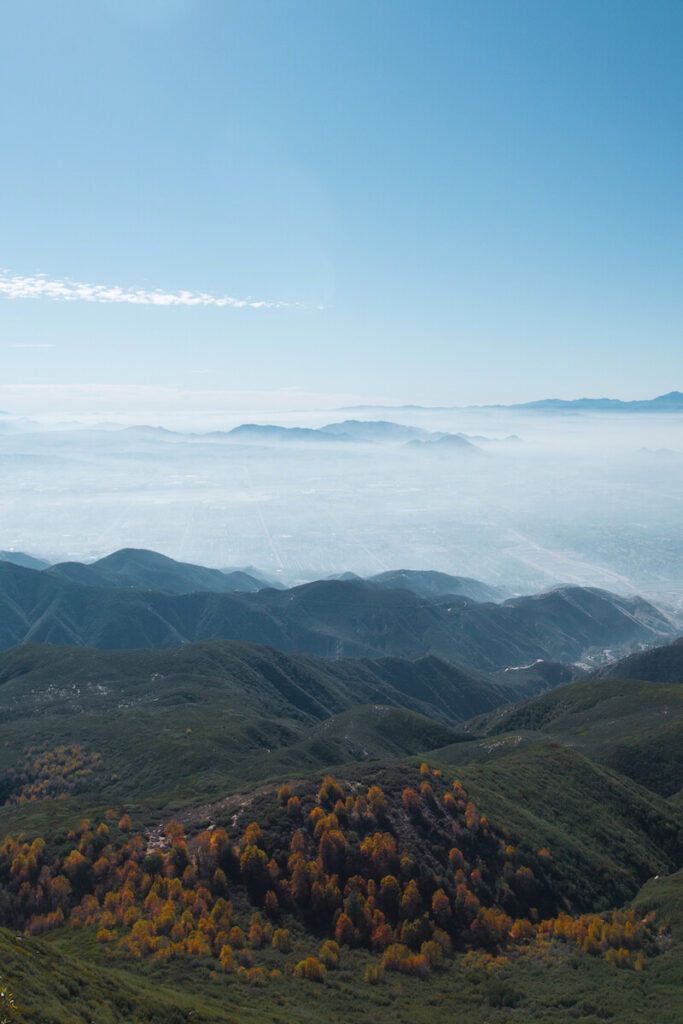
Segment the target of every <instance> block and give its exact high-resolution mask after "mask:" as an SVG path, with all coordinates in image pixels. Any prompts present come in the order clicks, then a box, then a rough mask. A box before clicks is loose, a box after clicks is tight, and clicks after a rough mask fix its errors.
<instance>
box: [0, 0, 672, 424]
mask: <svg viewBox="0 0 683 1024" xmlns="http://www.w3.org/2000/svg"><path fill="white" fill-rule="evenodd" d="M682 51H683V5H681V4H680V3H678V2H653V3H644V2H638V3H630V2H628V0H616V2H606V0H589V2H581V0H572V2H565V3H560V2H554V0H547V2H512V0H507V2H487V0H483V2H482V0H477V2H458V0H442V2H429V0H420V2H417V0H413V2H410V3H405V2H402V0H388V2H383V0H363V2H356V0H338V2H332V0H311V2H308V0H306V2H300V0H288V2H277V0H268V2H266V0H248V2H247V0H244V2H239V3H237V2H212V0H194V2H191V0H186V2H183V0H166V2H164V0H144V2H142V3H141V2H140V0H101V2H98V3H96V4H93V3H90V2H87V3H86V2H68V0H62V2H60V3H59V4H56V3H53V2H31V0H24V2H22V3H21V4H18V3H15V4H7V5H5V6H4V8H3V31H2V39H1V40H0V97H1V99H0V110H1V124H2V139H3V157H2V160H1V161H0V188H1V190H2V196H3V201H2V203H1V204H0V270H1V271H2V274H1V275H0V359H1V365H2V368H3V372H2V377H1V379H0V408H5V409H9V410H10V411H12V409H14V408H17V409H19V408H20V407H21V409H22V410H24V409H28V408H29V407H30V406H31V402H32V401H33V403H34V404H35V402H38V401H40V402H44V401H46V395H48V394H51V395H52V397H53V399H54V402H55V403H56V404H57V405H59V402H60V395H63V396H68V395H73V393H74V389H75V391H76V392H77V393H78V394H79V395H81V396H88V395H93V396H97V397H96V403H97V402H99V403H100V405H99V406H98V407H102V408H104V407H105V406H106V401H103V400H102V398H101V396H103V395H104V396H106V395H107V394H108V393H110V391H111V389H112V388H114V389H115V393H116V394H117V395H119V398H118V399H117V401H119V400H120V401H123V402H125V401H128V400H129V398H130V396H131V395H133V396H135V394H138V399H135V398H133V399H131V400H139V394H143V395H144V394H148V395H152V394H153V393H154V392H155V389H157V390H158V389H160V390H159V394H162V395H163V394H168V393H171V392H172V391H173V390H174V389H185V390H189V391H191V392H196V391H198V390H199V391H202V390H204V389H206V390H207V391H209V390H210V391H211V393H212V395H214V396H215V395H223V394H225V395H226V396H230V395H239V394H242V395H243V396H247V397H246V398H245V399H244V401H245V404H247V405H248V404H249V401H251V398H250V397H249V396H254V398H253V403H254V405H263V404H264V403H265V404H267V403H269V402H271V401H272V403H273V405H274V406H278V405H279V406H280V407H291V408H296V407H297V403H299V402H300V403H301V404H302V405H304V406H305V405H309V406H310V405H316V404H317V403H321V404H325V403H327V404H335V403H336V402H337V401H338V400H339V401H343V402H346V401H353V400H357V401H374V400H380V401H387V402H421V403H424V404H464V403H470V402H473V403H479V402H498V401H503V402H505V401H510V402H513V401H521V400H526V399H533V398H539V397H545V396H548V395H556V396H560V397H577V396H579V395H584V394H588V395H603V394H605V395H611V396H618V397H623V398H633V397H642V396H649V395H654V394H657V393H660V392H662V391H667V390H671V389H672V388H679V387H681V385H682V383H683V344H682V333H683V332H682V328H683V187H682V185H681V182H683V130H682V129H683V123H682V121H683V66H682V64H681V60H680V54H681V52H682ZM38 274H42V275H44V277H43V278H40V279H39V280H40V281H42V282H43V283H42V284H41V285H38V286H37V285H36V280H35V278H36V275H38ZM46 282H47V284H46ZM73 282H78V283H80V284H81V285H86V286H87V287H85V288H83V287H81V288H80V289H79V288H76V286H75V285H74V284H73ZM37 287H38V288H39V289H42V292H41V294H40V295H38V296H36V295H35V294H33V293H35V292H36V288H37ZM112 288H118V289H120V291H117V292H112V291H111V289H112ZM131 293H135V296H131ZM181 293H185V294H184V297H182V295H181ZM187 293H191V294H190V295H189V296H188V294H187ZM198 295H202V296H205V298H204V299H203V300H201V302H198V303H197V300H196V296H198ZM52 296H57V297H52ZM159 296H161V297H159ZM132 297H136V301H135V302H133V301H130V300H131V298H132ZM225 297H229V298H230V299H231V300H237V302H236V303H235V302H227V303H225V304H216V302H215V301H214V300H215V299H224V298H225ZM112 298H117V299H118V300H121V299H123V300H124V301H115V302H114V301H111V299H112ZM141 300H143V301H141ZM245 300H249V301H247V303H246V304H244V305H243V304H242V302H244V301H245ZM193 302H194V303H197V304H192V303H193ZM254 303H255V304H254ZM48 386H49V388H50V389H51V392H48V391H47V390H46V389H47V387H48ZM116 389H118V390H116ZM136 389H138V391H136ZM199 397H200V398H201V396H199ZM216 400H217V401H218V399H216ZM226 400H227V401H230V398H229V397H228V398H227V399H226ZM94 401H95V399H94ZM102 403H103V404H102ZM67 405H68V402H66V401H65V408H66V407H67Z"/></svg>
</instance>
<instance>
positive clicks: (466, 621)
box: [0, 550, 676, 671]
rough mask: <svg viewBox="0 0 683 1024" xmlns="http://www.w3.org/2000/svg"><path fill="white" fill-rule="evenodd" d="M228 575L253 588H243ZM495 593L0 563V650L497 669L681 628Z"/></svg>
mask: <svg viewBox="0 0 683 1024" xmlns="http://www.w3.org/2000/svg"><path fill="white" fill-rule="evenodd" d="M91 571H92V574H91ZM235 575H238V576H239V577H240V579H239V580H238V581H236V580H235V579H234V578H233V577H234V576H235ZM244 576H247V579H246V580H244V579H242V577H244ZM236 582H239V584H240V586H242V587H248V588H249V590H244V589H242V590H237V589H236ZM201 587H210V588H213V589H209V590H207V589H197V588H201ZM218 587H220V588H221V589H217V588H218ZM162 588H163V589H162ZM223 588H225V589H223ZM458 590H460V591H461V592H462V591H465V592H466V595H467V596H462V593H460V594H458V593H457V591H458ZM449 591H451V592H450V593H449ZM472 595H476V598H475V597H473V596H472ZM500 596H501V594H500V592H499V591H496V590H495V589H494V588H488V587H486V585H485V584H480V583H478V581H474V580H462V579H459V578H458V577H448V576H446V575H445V574H443V575H442V574H438V573H410V572H408V571H405V570H404V571H399V572H397V573H394V574H391V573H390V574H381V575H380V576H379V577H378V578H375V579H374V580H372V579H371V580H355V579H352V580H320V581H317V582H314V583H309V584H305V585H303V586H298V587H294V588H292V589H289V590H275V589H273V588H266V589H262V584H261V582H260V581H258V580H257V579H256V578H254V577H248V574H241V573H240V574H230V575H226V574H222V573H220V572H219V571H218V570H210V569H209V570H207V569H201V567H196V566H191V565H187V564H185V563H178V562H174V561H173V560H172V559H165V558H164V556H161V555H157V554H156V553H154V552H136V551H131V550H124V551H121V552H116V553H115V554H114V555H110V556H108V557H107V558H105V559H101V560H100V561H99V562H96V563H94V564H93V565H92V566H83V565H80V564H79V563H71V564H69V563H67V564H66V565H64V564H62V565H61V566H59V565H58V566H54V567H52V568H50V569H48V570H43V571H37V570H35V569H30V568H25V567H23V566H20V565H15V564H13V563H10V562H0V648H8V647H11V646H13V645H15V644H21V643H26V642H45V643H56V644H77V645H80V646H89V647H96V648H101V649H118V650H121V649H129V648H150V647H157V648H165V647H173V646H177V645H180V644H185V643H189V642H194V641H198V640H203V639H207V638H211V637H216V638H221V639H225V640H234V641H240V642H245V641H246V642H250V643H259V644H267V645H270V646H272V647H275V648H278V649H280V650H282V651H303V652H306V653H309V654H313V655H317V656H323V657H327V658H342V657H354V658H364V657H369V658H374V659H376V658H380V657H386V656H391V657H402V658H405V657H413V656H416V655H420V654H426V653H430V654H434V655H436V656H437V657H440V658H443V659H446V660H449V661H451V662H455V663H459V664H462V665H465V666H469V667H470V668H474V669H477V670H483V671H495V670H498V669H502V668H506V667H509V666H517V665H529V664H531V663H533V662H534V661H536V660H537V659H539V658H540V659H544V660H546V661H553V662H575V661H580V660H584V659H591V658H593V657H594V656H596V655H598V654H600V653H601V652H604V651H605V650H609V651H612V652H613V657H616V656H618V655H619V654H621V653H626V652H628V651H629V650H633V648H634V647H636V646H638V645H651V644H654V643H657V642H662V640H664V639H668V638H670V637H671V636H672V635H673V634H674V633H675V632H676V624H675V623H673V622H672V621H671V620H669V619H668V618H667V617H666V616H665V615H664V614H663V613H662V612H660V611H659V610H658V609H657V608H655V607H654V606H653V605H651V604H648V602H646V601H644V600H642V599H640V598H624V597H619V596H617V595H615V594H610V593H607V592H606V591H602V590H596V589H592V588H585V587H562V588H559V589H557V590H552V591H549V592H547V593H544V594H540V595H535V596H530V597H518V598H512V599H509V600H504V601H502V602H500V603H493V601H492V600H491V598H492V597H493V598H496V599H498V600H500ZM477 598H478V599H477Z"/></svg>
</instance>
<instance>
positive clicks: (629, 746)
mask: <svg viewBox="0 0 683 1024" xmlns="http://www.w3.org/2000/svg"><path fill="white" fill-rule="evenodd" d="M469 728H470V731H471V732H473V733H477V732H479V733H482V734H483V735H488V736H501V735H502V734H513V733H520V734H521V736H522V737H523V738H524V740H526V741H528V740H529V739H531V738H544V739H549V740H553V741H555V742H560V743H565V744H567V745H568V746H571V747H572V748H574V749H576V750H580V751H581V752H582V753H584V754H586V755H587V756H588V757H591V758H593V759H595V760H597V761H599V762H600V763H601V764H605V765H609V766H610V767H612V768H614V769H616V770H617V771H619V772H621V773H622V774H623V775H627V776H629V777H630V778H632V779H634V780H636V781H637V782H640V783H641V784H642V785H644V786H647V787H648V788H649V789H652V790H654V791H655V792H656V793H660V794H661V795H663V796H671V795H673V794H674V793H676V792H677V791H678V790H679V789H680V788H681V785H682V784H683V687H682V686H679V685H676V684H673V685H659V684H657V683H649V682H642V681H640V682H639V681H635V680H621V679H609V678H608V679H591V680H587V681H583V682H578V683H572V684H571V685H569V686H562V687H557V688H556V689H553V690H551V691H550V692H548V693H545V694H541V695H540V696H538V697H534V698H531V699H530V700H528V701H525V702H524V703H522V704H520V705H518V706H515V707H512V708H501V709H499V710H497V711H494V712H492V713H491V714H488V715H486V716H484V718H483V719H480V720H477V721H475V722H473V723H471V725H470V727H469Z"/></svg>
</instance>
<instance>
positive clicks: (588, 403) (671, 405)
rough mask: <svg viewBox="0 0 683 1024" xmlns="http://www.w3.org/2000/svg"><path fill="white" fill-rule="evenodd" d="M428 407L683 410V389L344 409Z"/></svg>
mask: <svg viewBox="0 0 683 1024" xmlns="http://www.w3.org/2000/svg"><path fill="white" fill-rule="evenodd" d="M372 409H374V410H382V411H385V410H390V409H393V410H405V411H408V410H411V409H414V410H425V411H433V412H447V411H449V410H456V409H528V410H530V411H537V412H553V411H564V412H572V411H577V412H582V411H587V412H683V392H681V391H669V392H668V393H667V394H666V395H657V397H656V398H645V399H640V400H636V401H631V402H624V401H622V400H621V399H620V398H574V399H570V400H566V399H562V398H543V399H540V400H539V401H536V402H518V403H515V404H513V405H478V406H473V405H468V406H458V405H439V406H435V405H353V406H346V407H345V408H344V409H343V410H342V411H344V412H356V411H358V412H360V411H369V410H372Z"/></svg>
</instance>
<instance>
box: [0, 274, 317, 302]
mask: <svg viewBox="0 0 683 1024" xmlns="http://www.w3.org/2000/svg"><path fill="white" fill-rule="evenodd" d="M0 295H4V296H6V297H7V298H10V299H57V300H62V301H66V302H102V303H106V304H110V303H115V302H123V303H128V304H129V305H132V306H229V307H231V308H232V309H245V308H247V309H287V308H296V307H302V306H303V304H302V303H300V302H277V301H273V300H269V299H252V298H248V299H236V298H233V297H232V296H231V295H209V294H207V293H206V292H189V291H180V292H164V291H161V289H158V288H154V289H152V290H147V289H145V288H121V287H120V286H119V285H106V284H86V283H85V282H83V281H69V280H65V281H54V280H50V279H49V278H47V277H45V276H44V275H43V274H36V275H34V276H33V277H23V276H20V275H10V274H9V273H8V272H7V271H0ZM317 308H321V307H317Z"/></svg>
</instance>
